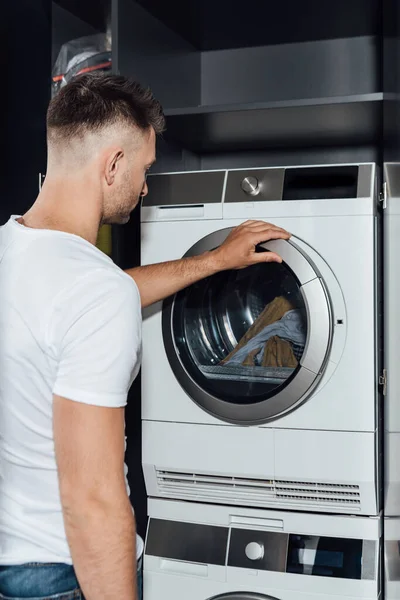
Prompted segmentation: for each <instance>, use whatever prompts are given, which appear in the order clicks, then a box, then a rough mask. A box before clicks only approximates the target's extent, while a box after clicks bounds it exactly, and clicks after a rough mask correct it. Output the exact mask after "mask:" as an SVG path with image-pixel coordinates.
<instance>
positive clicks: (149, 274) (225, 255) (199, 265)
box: [125, 221, 290, 307]
mask: <svg viewBox="0 0 400 600" xmlns="http://www.w3.org/2000/svg"><path fill="white" fill-rule="evenodd" d="M289 238H290V233H288V232H287V231H285V230H284V229H281V228H280V227H276V225H271V223H266V222H265V221H246V222H245V223H242V224H241V225H239V226H238V227H235V229H233V231H231V233H230V234H229V235H228V237H227V238H226V240H225V242H224V243H223V244H221V246H220V247H219V248H217V249H216V250H212V251H211V252H205V253H204V254H200V255H199V256H191V257H189V258H181V259H179V260H171V261H168V262H163V263H159V264H156V265H146V266H145V267H136V268H135V269H128V270H127V271H125V272H126V273H127V274H128V275H129V276H130V277H132V278H133V279H134V280H135V281H136V283H137V286H138V288H139V291H140V296H141V299H142V307H145V306H149V305H150V304H154V302H158V301H159V300H163V299H164V298H167V297H168V296H171V295H172V294H176V293H177V292H179V291H180V290H182V289H183V288H185V287H187V286H188V285H192V284H193V283H196V281H200V280H201V279H204V278H205V277H209V276H211V275H215V274H216V273H218V272H219V271H226V270H228V269H243V268H244V267H249V266H250V265H255V264H257V263H260V262H282V259H281V257H280V256H278V255H277V254H275V253H274V252H256V247H257V245H258V244H261V243H262V242H268V241H269V240H287V239H289Z"/></svg>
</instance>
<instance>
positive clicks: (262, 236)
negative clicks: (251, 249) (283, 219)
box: [249, 229, 290, 246]
mask: <svg viewBox="0 0 400 600" xmlns="http://www.w3.org/2000/svg"><path fill="white" fill-rule="evenodd" d="M249 237H250V236H249ZM289 238H290V234H289V233H288V232H287V231H281V230H280V229H261V230H260V231H255V232H254V233H252V234H251V237H250V239H251V241H252V243H253V244H254V245H255V246H257V244H261V243H262V242H268V241H270V240H288V239H289Z"/></svg>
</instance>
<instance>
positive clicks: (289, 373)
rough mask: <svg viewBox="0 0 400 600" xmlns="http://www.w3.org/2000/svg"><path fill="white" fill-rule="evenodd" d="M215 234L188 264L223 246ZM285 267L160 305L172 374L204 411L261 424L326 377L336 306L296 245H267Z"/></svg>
mask: <svg viewBox="0 0 400 600" xmlns="http://www.w3.org/2000/svg"><path fill="white" fill-rule="evenodd" d="M230 231H231V228H229V229H224V230H220V231H217V232H215V233H212V234H210V235H208V236H206V237H205V238H203V239H202V240H200V241H199V242H198V243H197V244H195V245H194V246H193V247H192V248H191V249H190V250H189V251H188V252H187V253H186V255H185V256H195V255H197V254H201V253H202V252H204V251H206V250H212V249H213V248H216V247H218V246H219V245H220V244H221V243H222V242H223V241H224V240H225V238H226V237H227V236H228V235H229V233H230ZM260 251H264V252H267V251H274V252H277V253H278V254H279V255H280V256H281V257H282V260H283V262H282V263H281V264H278V263H259V264H256V265H253V266H251V267H247V268H246V269H239V270H234V271H224V272H221V273H218V274H216V275H213V276H212V277H208V278H207V279H204V280H202V281H199V282H198V283H196V284H194V285H192V286H190V287H188V288H186V289H184V290H182V291H181V292H179V293H178V294H176V295H175V296H174V297H173V298H172V299H171V298H170V299H168V300H166V301H165V302H164V306H163V338H164V344H165V349H166V353H167V356H168V360H169V362H170V365H171V368H172V370H173V372H174V374H175V376H176V377H177V379H178V381H179V382H180V384H181V385H182V387H183V388H184V389H185V390H186V392H187V393H188V395H189V396H190V397H191V398H192V399H193V401H194V402H196V403H197V404H198V405H199V406H200V407H201V408H203V409H204V410H205V411H207V412H208V413H210V414H211V415H213V416H214V417H217V418H218V419H221V420H223V421H227V422H230V423H236V424H242V425H252V424H262V423H265V422H267V421H270V420H273V419H276V418H278V417H281V416H283V415H284V414H286V413H288V412H290V411H292V410H293V409H294V408H296V407H297V406H298V405H299V404H300V403H302V402H304V401H305V400H306V399H307V397H308V396H309V395H310V393H311V391H312V390H313V389H314V387H315V386H316V384H317V383H318V380H319V379H320V377H321V375H322V373H323V370H324V366H325V363H326V360H327V357H328V353H329V349H330V346H331V341H332V332H333V322H332V310H331V306H330V300H329V296H328V293H327V290H326V289H325V286H324V283H323V281H322V278H321V276H320V274H319V272H318V270H317V268H316V267H315V266H314V265H313V264H312V262H311V260H310V259H309V258H307V256H306V255H305V253H304V251H303V250H300V248H299V247H298V246H297V245H296V239H295V238H291V239H290V240H289V241H285V240H275V241H271V242H267V243H265V244H262V245H261V247H260Z"/></svg>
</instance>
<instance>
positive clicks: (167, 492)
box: [157, 470, 361, 510]
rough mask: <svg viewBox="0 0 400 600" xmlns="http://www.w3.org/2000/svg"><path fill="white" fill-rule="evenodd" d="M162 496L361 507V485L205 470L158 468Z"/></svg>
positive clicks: (345, 507) (217, 500) (242, 502)
mask: <svg viewBox="0 0 400 600" xmlns="http://www.w3.org/2000/svg"><path fill="white" fill-rule="evenodd" d="M157 483H158V490H159V493H160V494H161V495H162V496H166V497H170V498H171V497H172V498H182V499H187V500H204V501H208V502H221V503H229V502H230V503H232V504H248V505H252V506H271V505H274V504H277V503H279V504H280V505H282V504H285V505H292V506H295V505H296V506H305V507H309V508H312V507H316V508H318V507H319V508H320V507H321V506H322V505H323V506H326V507H329V506H332V507H333V506H334V507H336V508H340V507H343V509H347V510H348V509H349V507H351V508H352V509H354V510H360V504H361V500H360V489H359V486H358V485H348V484H334V483H324V482H310V481H289V480H288V481H286V480H283V479H279V480H278V479H277V480H274V479H266V480H264V479H249V478H246V477H224V476H218V475H208V474H203V473H182V472H175V471H161V470H157Z"/></svg>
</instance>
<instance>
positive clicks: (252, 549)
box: [245, 542, 264, 560]
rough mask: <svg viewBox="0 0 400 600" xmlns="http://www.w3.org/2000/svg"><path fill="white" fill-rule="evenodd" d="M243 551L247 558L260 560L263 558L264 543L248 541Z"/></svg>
mask: <svg viewBox="0 0 400 600" xmlns="http://www.w3.org/2000/svg"><path fill="white" fill-rule="evenodd" d="M245 553H246V556H247V558H248V559H249V560H261V559H262V558H264V544H259V543H258V542H250V544H247V546H246V548H245Z"/></svg>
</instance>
